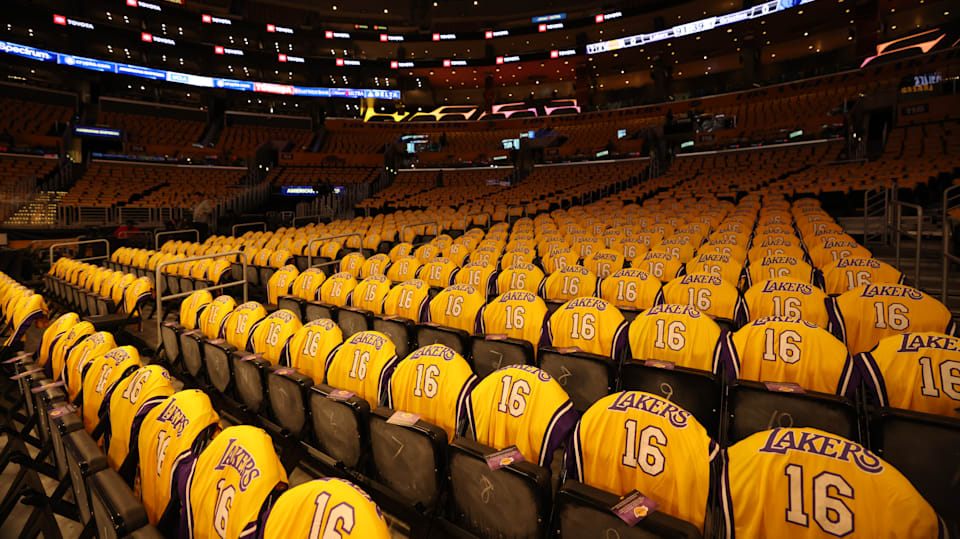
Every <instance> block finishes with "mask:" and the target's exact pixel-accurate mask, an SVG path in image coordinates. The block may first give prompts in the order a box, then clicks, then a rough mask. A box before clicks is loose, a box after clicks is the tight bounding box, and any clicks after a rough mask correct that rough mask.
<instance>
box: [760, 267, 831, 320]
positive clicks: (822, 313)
mask: <svg viewBox="0 0 960 539" xmlns="http://www.w3.org/2000/svg"><path fill="white" fill-rule="evenodd" d="M743 299H744V301H745V302H746V304H747V311H748V312H749V319H750V320H757V319H758V318H766V317H768V316H786V317H788V318H802V319H803V320H806V321H807V322H810V323H811V324H816V325H818V326H820V327H822V328H827V327H828V326H829V321H830V320H829V317H828V316H827V305H826V301H827V295H826V294H824V293H823V290H820V289H819V288H817V287H815V286H813V285H812V284H809V283H805V282H801V281H793V280H789V279H769V280H766V281H761V282H758V283H756V284H754V285H753V286H751V287H750V288H749V289H747V291H746V292H745V293H744V294H743Z"/></svg>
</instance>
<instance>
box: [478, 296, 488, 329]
mask: <svg viewBox="0 0 960 539" xmlns="http://www.w3.org/2000/svg"><path fill="white" fill-rule="evenodd" d="M486 311H487V304H486V303H484V304H483V306H482V307H480V310H479V311H477V331H476V333H477V334H479V335H484V334H486V333H487V326H486V324H485V323H484V322H483V314H484V313H485V312H486Z"/></svg>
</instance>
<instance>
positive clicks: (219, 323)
mask: <svg viewBox="0 0 960 539" xmlns="http://www.w3.org/2000/svg"><path fill="white" fill-rule="evenodd" d="M236 307H237V302H236V300H234V299H233V298H232V297H230V296H226V295H224V296H218V297H217V299H215V300H213V301H211V302H210V305H208V306H207V308H206V309H204V310H203V313H202V314H201V315H200V332H201V333H203V334H204V336H206V337H207V338H208V339H216V338H217V337H220V336H221V334H222V332H223V322H224V321H225V320H226V319H227V316H229V315H230V313H232V312H233V310H234V309H235V308H236Z"/></svg>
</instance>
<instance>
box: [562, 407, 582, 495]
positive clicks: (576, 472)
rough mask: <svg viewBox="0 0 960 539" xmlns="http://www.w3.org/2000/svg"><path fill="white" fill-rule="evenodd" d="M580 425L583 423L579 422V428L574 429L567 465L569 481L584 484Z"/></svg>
mask: <svg viewBox="0 0 960 539" xmlns="http://www.w3.org/2000/svg"><path fill="white" fill-rule="evenodd" d="M580 425H581V422H579V421H578V422H577V426H576V427H574V429H573V434H572V435H571V436H570V444H568V445H567V454H566V459H565V464H566V470H567V479H572V480H574V481H580V482H581V483H583V446H582V444H581V443H580Z"/></svg>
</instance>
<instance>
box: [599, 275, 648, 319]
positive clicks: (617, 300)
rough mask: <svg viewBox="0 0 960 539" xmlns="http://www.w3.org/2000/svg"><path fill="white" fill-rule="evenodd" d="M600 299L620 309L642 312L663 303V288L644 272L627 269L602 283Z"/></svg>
mask: <svg viewBox="0 0 960 539" xmlns="http://www.w3.org/2000/svg"><path fill="white" fill-rule="evenodd" d="M600 297H602V298H603V299H605V300H607V301H609V302H610V303H612V304H613V306H614V307H616V308H618V309H629V310H632V311H642V310H645V309H649V308H650V307H653V306H654V305H658V304H660V303H662V302H663V286H662V284H661V283H660V280H659V279H657V278H655V277H653V276H652V275H650V274H649V273H647V272H645V271H643V270H640V269H636V268H626V269H622V270H620V271H618V272H616V273H614V274H613V275H611V276H609V277H607V278H606V279H604V280H602V281H600Z"/></svg>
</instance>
